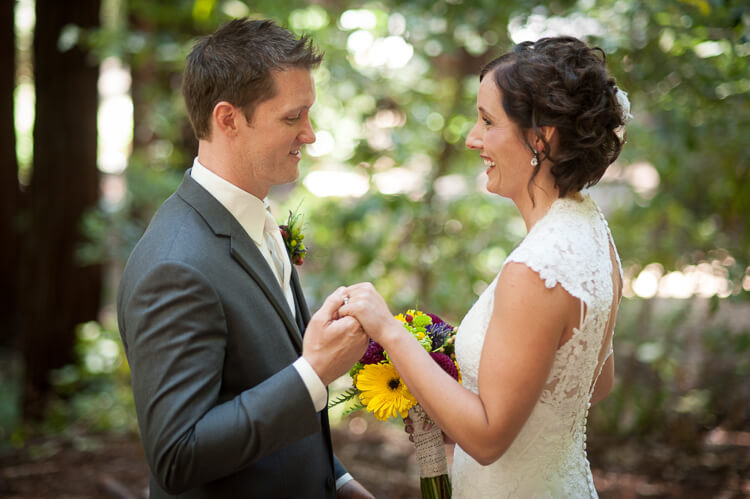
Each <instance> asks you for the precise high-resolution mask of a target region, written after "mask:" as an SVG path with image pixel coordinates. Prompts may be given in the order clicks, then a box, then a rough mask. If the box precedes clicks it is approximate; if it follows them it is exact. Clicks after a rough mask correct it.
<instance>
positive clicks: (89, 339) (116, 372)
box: [45, 322, 138, 434]
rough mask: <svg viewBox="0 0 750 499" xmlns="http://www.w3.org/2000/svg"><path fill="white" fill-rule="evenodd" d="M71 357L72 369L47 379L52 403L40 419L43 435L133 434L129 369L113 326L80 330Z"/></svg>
mask: <svg viewBox="0 0 750 499" xmlns="http://www.w3.org/2000/svg"><path fill="white" fill-rule="evenodd" d="M76 354H77V356H78V359H79V361H78V363H77V364H75V365H68V366H65V367H63V368H61V369H58V370H57V371H53V373H52V383H53V386H54V389H55V393H56V395H57V399H56V401H55V402H54V403H52V404H51V406H50V409H49V411H48V414H47V417H46V419H45V424H46V426H47V428H48V430H50V431H53V432H64V431H70V430H71V429H75V428H81V427H82V428H86V429H88V430H93V431H109V432H125V433H133V434H135V433H137V431H138V430H137V424H136V420H135V405H134V402H133V392H132V390H131V388H130V369H129V368H128V364H127V360H126V359H125V353H124V351H123V346H122V342H121V341H120V336H119V333H118V332H117V327H116V325H115V324H110V325H108V326H107V327H105V326H103V325H102V324H99V323H97V322H87V323H85V324H81V325H80V326H79V328H78V334H77V343H76Z"/></svg>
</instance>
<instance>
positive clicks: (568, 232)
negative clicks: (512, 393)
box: [451, 196, 622, 499]
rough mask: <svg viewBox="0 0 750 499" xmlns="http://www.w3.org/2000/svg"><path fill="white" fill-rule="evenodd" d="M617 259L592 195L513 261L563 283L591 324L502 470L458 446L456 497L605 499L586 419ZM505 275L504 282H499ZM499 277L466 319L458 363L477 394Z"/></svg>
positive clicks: (562, 205) (573, 203)
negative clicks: (590, 455)
mask: <svg viewBox="0 0 750 499" xmlns="http://www.w3.org/2000/svg"><path fill="white" fill-rule="evenodd" d="M613 260H614V261H616V262H617V266H618V270H619V272H620V276H622V269H621V268H620V264H619V258H618V257H617V253H616V250H615V249H614V243H613V242H612V236H611V234H610V232H609V228H608V226H607V222H606V221H605V219H604V217H603V216H602V214H601V212H600V211H599V208H598V206H597V205H596V203H595V202H594V201H593V200H592V199H591V198H590V197H588V196H586V197H585V198H584V199H583V201H577V200H573V199H558V200H556V201H555V202H554V203H553V204H552V206H551V207H550V209H549V211H548V212H547V213H546V214H545V216H544V217H543V218H542V219H541V220H539V221H538V222H537V223H536V224H535V225H534V226H533V227H532V229H531V231H529V233H528V235H527V236H526V238H525V239H524V240H523V241H522V242H521V244H520V245H519V246H518V247H517V248H516V249H515V250H514V251H513V252H512V253H511V254H510V256H508V258H507V260H506V262H505V263H508V262H519V263H523V264H525V265H527V266H528V267H529V268H531V269H532V270H534V271H535V272H537V273H538V274H539V276H540V277H541V278H542V279H543V280H544V282H545V285H546V286H547V287H548V288H551V287H554V286H555V285H556V284H558V283H560V284H561V285H562V287H563V288H565V290H567V291H568V293H570V294H571V295H572V296H574V297H576V298H579V299H580V300H581V306H582V307H584V304H585V318H584V320H583V323H582V324H581V325H580V327H579V328H577V329H575V330H574V333H573V336H572V337H571V338H570V339H569V340H568V341H567V342H565V343H564V344H563V345H562V346H561V347H560V348H559V349H558V351H557V353H556V355H555V360H554V364H553V366H552V371H551V372H550V375H549V378H548V379H547V384H546V386H545V388H544V390H543V392H542V394H541V397H540V398H539V401H538V402H537V404H536V406H535V407H534V409H533V411H532V413H531V416H530V417H529V419H528V420H527V421H526V423H525V425H524V426H523V428H522V429H521V431H520V433H519V434H518V436H517V437H516V439H515V440H514V441H513V443H512V444H511V446H510V447H509V448H508V450H507V451H506V452H505V454H503V456H502V457H501V458H500V459H499V460H497V461H496V462H494V463H492V464H490V465H489V466H482V465H481V464H479V463H477V462H476V461H475V460H474V459H472V458H471V457H470V456H469V455H467V454H466V453H465V452H464V451H463V449H461V448H460V447H459V446H458V445H456V450H455V453H454V458H453V470H452V473H451V479H452V484H453V497H455V498H471V499H477V498H490V497H492V498H494V497H512V498H532V497H534V498H537V497H544V498H546V497H549V498H561V497H566V498H567V497H575V498H580V497H597V493H596V489H595V488H594V482H593V478H592V476H591V468H590V466H589V462H588V460H587V458H586V418H587V416H588V411H589V407H590V406H591V404H590V402H589V400H590V398H591V394H592V393H593V386H594V384H595V380H596V379H597V378H598V376H599V374H600V373H601V366H602V365H603V363H604V360H605V359H606V357H607V356H609V355H610V354H611V353H612V342H611V335H609V334H606V332H607V331H608V329H609V328H608V327H607V324H608V322H609V320H610V312H611V310H612V307H613V303H614V300H613V296H614V289H613V283H612V274H613V268H612V266H613ZM498 275H499V274H498ZM496 283H497V277H496V278H495V280H494V281H493V282H492V283H491V284H490V285H489V286H488V287H487V289H486V290H485V291H484V292H483V293H482V295H481V296H480V297H479V299H478V300H477V302H476V303H475V304H474V305H473V306H472V308H471V310H469V312H468V314H467V315H466V317H464V319H463V321H462V322H461V325H460V326H459V329H458V335H457V338H456V356H457V360H458V364H459V366H460V368H461V371H462V375H463V383H464V385H465V386H466V387H467V388H468V389H470V390H471V391H473V392H474V393H478V383H477V379H478V375H479V360H480V355H481V353H482V345H483V343H484V336H485V333H486V332H487V326H488V324H489V321H490V316H491V313H492V309H493V301H494V291H495V285H496Z"/></svg>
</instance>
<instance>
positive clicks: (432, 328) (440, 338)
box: [425, 321, 453, 350]
mask: <svg viewBox="0 0 750 499" xmlns="http://www.w3.org/2000/svg"><path fill="white" fill-rule="evenodd" d="M425 329H426V330H427V334H429V335H430V339H431V340H432V349H433V350H437V349H438V348H440V347H441V346H443V343H445V339H446V338H447V337H448V335H449V334H451V333H452V332H453V326H451V325H450V324H448V323H447V322H444V321H440V322H437V323H432V324H430V325H429V326H427V327H426V328H425Z"/></svg>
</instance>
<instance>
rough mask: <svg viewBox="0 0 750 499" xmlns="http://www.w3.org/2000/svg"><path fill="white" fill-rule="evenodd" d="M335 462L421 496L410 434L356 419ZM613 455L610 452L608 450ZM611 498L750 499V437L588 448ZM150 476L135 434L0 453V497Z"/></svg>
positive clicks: (46, 442) (121, 495) (386, 490)
mask: <svg viewBox="0 0 750 499" xmlns="http://www.w3.org/2000/svg"><path fill="white" fill-rule="evenodd" d="M333 440H334V447H335V449H336V453H337V456H338V457H339V459H341V461H342V462H343V463H344V465H345V466H347V468H348V469H349V470H350V472H351V473H352V474H353V475H354V476H355V477H356V478H357V479H358V480H359V481H360V482H362V483H363V484H364V485H365V486H366V487H368V488H369V489H370V490H371V491H372V492H373V494H374V495H375V496H376V497H378V498H391V499H399V498H415V497H419V485H418V483H419V480H418V478H417V476H418V474H417V464H416V461H415V459H414V448H413V445H412V444H411V443H410V442H409V441H408V439H407V435H406V434H405V433H404V432H403V428H402V427H401V426H399V425H395V424H383V423H376V422H375V421H374V420H368V419H366V418H361V417H354V418H350V419H348V420H346V421H345V422H343V423H342V424H340V425H339V427H338V428H335V429H334V430H333ZM604 449H607V450H604ZM589 457H590V459H591V461H592V463H594V481H595V483H596V487H597V489H598V491H599V494H600V496H601V497H602V498H603V499H630V498H643V497H648V498H661V497H665V498H666V497H670V498H671V497H675V498H677V497H679V498H683V497H684V498H699V499H700V498H709V497H710V498H720V499H735V498H750V433H748V432H733V433H730V432H721V431H719V432H717V431H714V432H712V434H710V435H709V436H708V437H707V438H706V439H704V441H703V442H702V443H701V444H700V445H698V446H696V448H695V449H694V450H693V451H692V452H685V451H676V450H674V449H672V448H669V447H667V446H665V445H663V444H659V443H651V444H650V445H648V446H645V445H643V444H642V443H640V444H639V443H637V442H624V443H623V442H619V443H613V442H612V443H604V442H598V443H597V444H596V445H594V446H592V445H590V450H589ZM147 489H148V472H147V469H146V465H145V459H144V456H143V451H142V448H141V446H140V443H139V441H138V439H137V438H136V437H133V436H113V435H95V434H87V433H86V432H79V433H78V434H76V435H74V436H71V435H70V434H68V435H67V436H65V437H62V436H60V437H47V438H45V439H41V440H30V441H28V442H27V444H26V445H25V447H24V448H23V449H22V450H14V451H7V450H6V452H5V453H3V454H2V455H0V497H5V498H8V499H17V498H25V499H26V498H35V499H37V498H38V499H46V498H55V499H66V498H76V499H78V498H81V499H83V498H102V499H110V498H115V499H143V498H146V497H148V491H147Z"/></svg>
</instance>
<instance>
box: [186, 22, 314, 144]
mask: <svg viewBox="0 0 750 499" xmlns="http://www.w3.org/2000/svg"><path fill="white" fill-rule="evenodd" d="M322 59H323V54H322V53H320V52H318V51H317V50H316V49H315V47H313V45H312V41H310V39H309V38H307V37H306V36H303V37H301V38H297V37H296V36H295V35H294V34H293V33H291V32H290V31H289V30H287V29H285V28H282V27H281V26H279V25H277V24H275V23H274V22H273V21H268V20H250V19H247V18H242V19H235V20H233V21H230V22H228V23H227V24H225V25H223V26H221V27H220V28H219V29H218V30H216V32H214V33H213V34H211V35H208V36H206V37H204V38H202V39H200V40H199V41H198V42H197V43H196V44H195V46H194V47H193V50H192V51H191V52H190V55H188V57H187V63H186V66H185V72H184V74H183V80H182V95H183V97H184V98H185V106H186V107H187V112H188V116H189V117H190V123H191V124H192V125H193V131H194V133H195V136H196V137H197V138H198V139H205V138H208V137H209V135H210V133H211V126H210V125H211V114H212V113H213V109H214V106H216V104H217V103H219V102H221V101H227V102H229V103H231V104H232V105H234V106H237V107H240V108H242V109H244V112H245V116H246V118H247V119H248V121H250V120H251V119H252V114H253V111H254V109H255V106H257V105H258V104H259V103H261V102H263V101H265V100H268V99H270V98H272V97H273V96H274V95H275V94H276V88H275V86H274V80H273V73H272V72H273V71H283V70H285V69H287V68H290V67H301V68H306V69H312V68H315V67H317V66H318V65H319V64H320V61H321V60H322Z"/></svg>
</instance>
